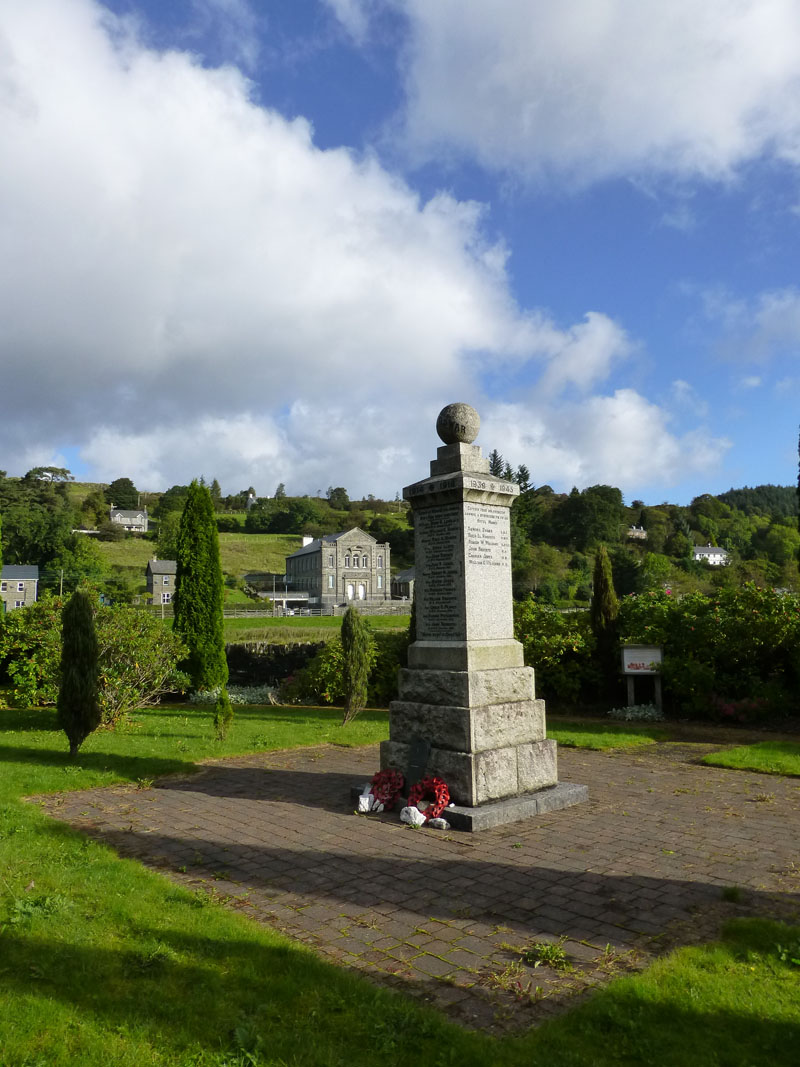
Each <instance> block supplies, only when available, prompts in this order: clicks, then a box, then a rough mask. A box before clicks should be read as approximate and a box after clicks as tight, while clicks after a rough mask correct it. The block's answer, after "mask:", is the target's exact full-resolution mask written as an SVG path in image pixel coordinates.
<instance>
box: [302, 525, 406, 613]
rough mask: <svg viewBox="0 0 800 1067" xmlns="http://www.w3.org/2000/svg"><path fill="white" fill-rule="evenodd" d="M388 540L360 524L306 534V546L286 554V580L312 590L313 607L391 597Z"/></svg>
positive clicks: (310, 597) (389, 598)
mask: <svg viewBox="0 0 800 1067" xmlns="http://www.w3.org/2000/svg"><path fill="white" fill-rule="evenodd" d="M390 552H391V550H390V548H389V545H388V544H381V543H379V542H378V541H377V540H376V539H375V538H374V537H372V535H371V534H368V533H365V532H364V530H361V529H359V528H358V527H357V526H355V527H353V529H352V530H346V531H345V532H344V533H338V534H325V535H324V536H323V537H318V538H311V537H304V538H303V546H302V548H298V550H297V551H296V552H293V553H292V554H291V556H287V557H286V580H287V582H288V584H289V585H290V586H291V588H292V589H294V590H297V591H305V592H307V593H308V603H309V605H310V606H312V607H323V608H325V607H331V606H333V605H334V604H347V603H351V602H356V603H359V602H361V603H369V604H376V603H379V602H382V601H384V600H391V588H390V578H389V575H390V569H389V556H390Z"/></svg>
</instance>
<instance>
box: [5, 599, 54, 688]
mask: <svg viewBox="0 0 800 1067" xmlns="http://www.w3.org/2000/svg"><path fill="white" fill-rule="evenodd" d="M63 607H64V601H63V600H62V599H61V597H54V596H46V597H42V599H41V600H37V601H36V602H35V603H34V604H29V605H28V606H27V607H25V608H20V609H19V610H17V611H9V612H8V613H7V614H6V615H0V673H2V675H4V676H5V678H6V679H7V681H8V683H9V685H10V687H11V694H10V696H11V702H12V704H13V705H14V707H17V708H27V707H33V706H34V705H42V704H55V702H56V700H57V699H58V683H59V669H60V664H61V612H62V609H63Z"/></svg>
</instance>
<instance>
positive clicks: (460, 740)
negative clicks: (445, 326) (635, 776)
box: [381, 404, 586, 829]
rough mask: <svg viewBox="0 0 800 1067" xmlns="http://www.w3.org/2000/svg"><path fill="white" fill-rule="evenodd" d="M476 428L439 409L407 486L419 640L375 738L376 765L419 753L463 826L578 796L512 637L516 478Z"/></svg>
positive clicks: (472, 417) (474, 420)
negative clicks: (424, 454)
mask: <svg viewBox="0 0 800 1067" xmlns="http://www.w3.org/2000/svg"><path fill="white" fill-rule="evenodd" d="M479 428H480V418H479V416H478V413H477V412H476V411H475V409H474V408H472V407H470V406H469V405H468V404H449V405H448V406H447V407H446V408H444V409H443V410H442V412H441V413H440V415H439V418H438V420H437V424H436V429H437V432H438V434H439V436H440V437H441V439H442V441H443V442H444V444H443V445H442V446H441V447H440V448H439V449H438V452H437V457H436V459H435V460H433V461H432V462H431V465H430V477H428V478H425V479H423V480H422V481H419V482H415V483H414V484H413V485H409V486H407V487H406V488H405V489H404V490H403V496H404V498H405V499H406V500H408V501H409V502H410V504H411V508H412V510H413V513H414V539H415V557H416V558H415V567H416V582H415V598H416V640H415V641H414V643H413V644H412V645H411V646H410V648H409V653H408V668H407V669H403V670H401V671H400V678H399V688H398V697H399V699H398V700H395V701H393V702H392V704H391V705H390V709H389V710H390V720H389V721H390V729H389V740H388V741H385V742H384V743H383V744H382V745H381V767H383V768H387V767H394V768H397V769H401V770H404V771H405V770H406V769H407V768H408V767H409V766H410V765H413V763H414V761H415V759H416V758H417V757H418V754H419V751H420V749H422V750H423V751H424V752H425V755H426V759H427V762H426V767H425V772H426V773H427V774H432V775H435V776H437V777H440V778H443V779H444V780H445V781H446V782H447V784H448V786H449V789H450V794H451V797H452V798H453V799H454V801H455V802H456V804H457V808H456V810H455V811H451V812H449V813H448V818H449V819H450V821H451V822H452V823H453V825H454V826H456V827H459V826H460V827H462V828H464V829H480V828H483V827H488V826H494V825H498V824H500V823H503V822H511V821H514V820H515V819H519V818H525V817H527V816H528V815H532V814H537V813H539V812H541V811H544V810H554V809H556V808H562V807H566V806H568V805H569V804H574V803H577V802H578V801H579V800H583V799H584V798H585V796H586V790H585V787H583V786H571V785H570V786H566V785H561V786H559V785H558V774H557V765H556V743H555V741H552V740H548V739H547V738H546V736H545V708H544V701H542V700H537V699H536V695H535V687H534V672H533V669H532V668H531V667H526V666H524V664H523V655H522V646H521V644H520V643H519V642H518V641H516V640H515V638H514V619H513V604H512V595H511V545H510V521H509V520H510V509H511V505H512V504H513V502H514V499H515V497H516V496H517V495H518V494H519V487H518V486H517V485H515V484H514V483H513V482H509V481H505V480H503V479H500V478H495V477H492V476H491V475H490V473H489V463H488V460H486V459H484V458H483V456H482V454H481V449H480V448H479V447H478V446H477V445H474V444H473V441H474V440H475V438H476V437H477V434H478V430H479ZM414 753H416V756H415V759H412V754H414ZM409 784H412V783H409Z"/></svg>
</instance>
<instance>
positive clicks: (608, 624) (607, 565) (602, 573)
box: [590, 545, 619, 642]
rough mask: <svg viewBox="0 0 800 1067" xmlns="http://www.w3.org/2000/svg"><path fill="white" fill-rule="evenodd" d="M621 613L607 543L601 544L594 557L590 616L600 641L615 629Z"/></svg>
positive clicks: (595, 633) (593, 629) (593, 628)
mask: <svg viewBox="0 0 800 1067" xmlns="http://www.w3.org/2000/svg"><path fill="white" fill-rule="evenodd" d="M618 613H619V601H618V600H617V594H616V592H615V591H614V579H613V576H612V574H611V560H610V559H609V558H608V552H607V550H606V546H605V545H599V546H598V548H597V553H596V554H595V557H594V579H593V591H592V606H591V611H590V618H591V623H592V631H593V632H594V635H595V637H597V639H598V642H599V640H600V638H601V637H602V636H604V635H607V634H609V633H610V632H611V631H613V627H614V620H615V619H616V617H617V614H618Z"/></svg>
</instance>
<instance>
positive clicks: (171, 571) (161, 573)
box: [145, 559, 178, 604]
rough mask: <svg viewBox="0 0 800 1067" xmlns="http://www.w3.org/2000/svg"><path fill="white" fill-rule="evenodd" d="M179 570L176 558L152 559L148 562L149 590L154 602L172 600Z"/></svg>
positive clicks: (168, 602)
mask: <svg viewBox="0 0 800 1067" xmlns="http://www.w3.org/2000/svg"><path fill="white" fill-rule="evenodd" d="M177 571H178V564H177V563H176V561H175V560H174V559H151V560H150V562H149V563H148V564H147V571H146V572H145V573H146V575H147V592H148V593H149V594H150V596H151V597H152V598H153V603H154V604H170V603H171V602H172V598H173V596H174V595H175V575H176V574H177Z"/></svg>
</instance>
